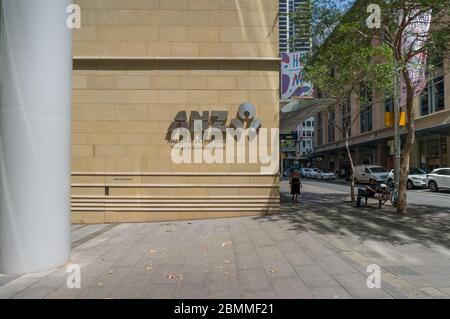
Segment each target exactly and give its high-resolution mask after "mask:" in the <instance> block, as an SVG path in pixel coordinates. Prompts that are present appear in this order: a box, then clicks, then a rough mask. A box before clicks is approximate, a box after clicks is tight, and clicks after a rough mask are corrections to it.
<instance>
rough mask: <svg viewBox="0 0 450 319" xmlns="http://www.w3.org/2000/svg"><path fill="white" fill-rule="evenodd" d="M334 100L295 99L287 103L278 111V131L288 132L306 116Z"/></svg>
mask: <svg viewBox="0 0 450 319" xmlns="http://www.w3.org/2000/svg"><path fill="white" fill-rule="evenodd" d="M335 101H336V100H335V99H331V98H308V99H296V100H292V101H291V102H289V103H287V104H286V105H285V106H283V107H282V108H281V111H280V131H281V132H290V131H293V130H296V129H297V125H298V124H300V123H302V122H303V121H304V120H306V119H307V118H309V117H311V116H313V115H315V114H316V113H318V112H320V111H323V110H324V109H326V108H328V107H329V106H330V105H331V104H333V103H334V102H335Z"/></svg>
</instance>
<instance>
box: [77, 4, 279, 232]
mask: <svg viewBox="0 0 450 319" xmlns="http://www.w3.org/2000/svg"><path fill="white" fill-rule="evenodd" d="M76 3H77V4H79V5H80V7H81V21H82V27H81V28H80V29H77V30H76V31H75V33H74V42H73V46H74V73H73V113H72V119H73V121H72V221H73V222H76V223H104V222H106V223H113V222H147V221H163V220H180V219H196V218H214V217H228V216H245V215H259V214H265V213H270V212H274V211H277V210H278V207H279V191H278V178H277V176H278V170H277V169H275V170H272V171H270V172H268V171H267V170H264V169H263V167H264V166H265V165H266V162H265V163H264V164H263V163H262V161H261V160H260V159H258V161H257V162H252V161H249V160H248V154H247V158H246V159H242V158H239V155H237V153H236V154H235V155H234V157H233V159H234V161H231V162H226V163H220V162H214V163H206V162H205V161H204V160H201V159H200V160H199V161H198V160H195V159H194V160H193V161H192V162H191V163H187V162H182V163H179V162H176V161H174V159H173V150H174V141H173V139H172V137H171V133H172V132H173V130H172V129H173V128H174V127H173V125H175V127H186V128H189V129H192V123H193V121H194V120H196V119H197V120H198V119H200V120H202V121H203V122H202V123H204V125H206V126H208V127H209V126H217V127H220V128H224V127H229V126H230V125H231V124H230V123H231V122H232V121H233V120H234V119H236V118H238V117H240V116H241V115H242V114H237V113H239V110H240V105H242V104H243V103H245V102H248V103H250V104H252V105H253V106H254V110H255V114H254V116H253V117H254V120H253V122H252V123H254V121H255V120H256V119H258V120H259V121H260V123H261V128H267V129H274V130H277V129H278V125H279V57H278V18H277V16H278V2H277V1H274V0H270V1H268V0H236V1H228V0H174V1H165V0H148V1H147V0H145V1H114V0H109V1H90V0H78V1H76ZM247 115H248V114H247V113H246V115H245V116H247ZM174 123H175V124H174ZM205 123H206V124H205ZM218 123H219V124H220V125H219V124H218ZM171 128H172V129H171ZM259 132H261V130H260V131H259ZM260 135H261V134H260ZM277 139H278V136H277ZM175 142H176V141H175ZM246 143H247V144H246V145H248V144H249V141H246ZM277 143H278V140H277ZM202 146H204V145H202ZM273 151H274V152H277V151H278V150H277V149H274V150H273ZM192 152H193V153H195V150H193V151H192ZM247 153H248V152H247ZM196 154H197V153H196ZM276 163H277V164H278V154H276Z"/></svg>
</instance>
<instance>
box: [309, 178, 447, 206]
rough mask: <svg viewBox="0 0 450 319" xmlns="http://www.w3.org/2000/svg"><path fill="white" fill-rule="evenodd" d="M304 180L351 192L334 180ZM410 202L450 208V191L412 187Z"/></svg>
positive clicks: (314, 185) (409, 195)
mask: <svg viewBox="0 0 450 319" xmlns="http://www.w3.org/2000/svg"><path fill="white" fill-rule="evenodd" d="M302 182H303V183H304V185H308V186H310V187H319V188H321V189H322V190H323V191H325V190H326V191H330V192H342V193H350V186H348V185H343V184H338V183H335V182H333V181H331V182H327V181H316V180H308V179H303V180H302ZM365 186H367V185H363V184H359V185H356V188H358V187H361V188H364V187H365ZM407 194H408V195H407V196H408V204H409V205H410V206H411V207H415V206H433V207H442V208H444V209H450V191H447V190H441V191H440V192H438V193H433V192H431V191H430V190H429V189H425V188H421V189H417V188H415V189H412V190H409V191H408V193H407Z"/></svg>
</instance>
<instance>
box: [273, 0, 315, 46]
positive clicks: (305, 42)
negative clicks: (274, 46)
mask: <svg viewBox="0 0 450 319" xmlns="http://www.w3.org/2000/svg"><path fill="white" fill-rule="evenodd" d="M298 9H309V0H279V12H280V18H279V20H280V22H279V25H280V26H279V32H280V53H283V52H294V51H306V52H309V50H310V49H311V40H310V39H309V38H308V37H305V38H303V39H302V38H297V39H296V40H295V43H294V35H295V33H296V28H295V24H294V21H293V19H292V14H293V13H294V12H295V11H296V10H298Z"/></svg>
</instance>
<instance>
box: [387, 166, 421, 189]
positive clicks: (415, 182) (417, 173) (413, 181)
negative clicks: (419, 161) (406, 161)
mask: <svg viewBox="0 0 450 319" xmlns="http://www.w3.org/2000/svg"><path fill="white" fill-rule="evenodd" d="M387 183H388V185H392V184H393V183H394V170H393V169H391V171H390V172H389V175H388V180H387ZM427 186H428V183H427V173H425V172H424V171H423V170H421V169H420V168H415V167H412V168H410V169H409V172H408V182H407V183H406V188H407V189H413V188H414V187H427Z"/></svg>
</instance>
